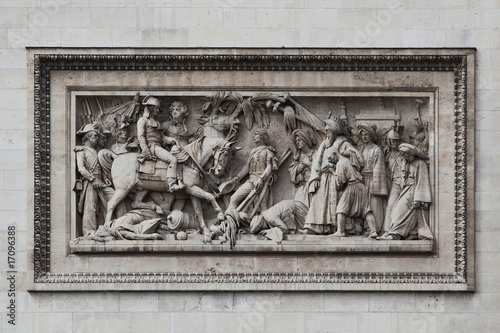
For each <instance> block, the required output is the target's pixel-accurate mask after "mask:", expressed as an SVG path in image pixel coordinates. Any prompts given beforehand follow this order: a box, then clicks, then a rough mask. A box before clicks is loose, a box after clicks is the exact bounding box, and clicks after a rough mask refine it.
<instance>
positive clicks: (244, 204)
mask: <svg viewBox="0 0 500 333" xmlns="http://www.w3.org/2000/svg"><path fill="white" fill-rule="evenodd" d="M253 142H254V144H255V146H256V147H255V148H253V149H252V151H251V152H250V157H249V159H248V163H247V164H245V166H244V167H243V168H242V169H241V171H240V172H239V173H238V175H237V176H236V177H235V178H234V179H233V182H234V183H236V182H239V181H240V180H241V179H243V178H244V177H246V176H247V175H248V180H247V181H246V182H245V183H243V185H241V186H240V187H239V188H238V189H237V190H236V192H235V193H234V194H233V195H231V199H230V202H229V206H228V209H236V210H237V211H239V212H243V211H245V210H246V209H248V207H249V206H250V204H251V203H252V202H253V203H254V205H255V210H256V211H258V210H259V208H260V211H264V210H266V209H267V208H269V206H270V205H271V204H272V195H271V192H270V191H271V189H270V186H271V182H272V180H273V173H274V171H276V170H277V168H278V166H277V158H276V151H275V149H274V148H273V147H271V146H269V135H268V134H267V131H266V130H256V131H255V132H254V134H253ZM259 206H260V207H259Z"/></svg>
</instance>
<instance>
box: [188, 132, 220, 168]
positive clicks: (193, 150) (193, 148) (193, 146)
mask: <svg viewBox="0 0 500 333" xmlns="http://www.w3.org/2000/svg"><path fill="white" fill-rule="evenodd" d="M204 141H212V142H214V141H215V144H214V147H215V146H217V145H219V146H221V147H222V146H223V145H224V144H225V143H226V142H227V140H225V139H221V138H208V137H205V136H202V137H201V138H199V139H196V140H195V141H193V142H191V143H190V144H188V145H186V146H184V147H183V150H185V151H186V152H187V153H188V154H189V155H190V156H192V157H193V158H195V159H196V161H197V162H200V161H201V159H202V157H203V156H202V154H203V149H202V147H203V142H204Z"/></svg>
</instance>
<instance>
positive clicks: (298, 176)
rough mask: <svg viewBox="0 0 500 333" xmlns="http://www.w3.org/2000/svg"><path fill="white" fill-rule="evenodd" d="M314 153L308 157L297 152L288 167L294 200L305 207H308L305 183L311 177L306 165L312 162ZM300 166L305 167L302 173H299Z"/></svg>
mask: <svg viewBox="0 0 500 333" xmlns="http://www.w3.org/2000/svg"><path fill="white" fill-rule="evenodd" d="M315 152H316V151H314V150H312V151H311V152H310V154H309V155H306V154H304V153H303V152H299V153H298V156H297V157H296V158H294V160H293V161H292V163H291V164H290V166H289V167H288V173H289V174H290V179H291V181H292V183H293V184H294V185H295V188H296V192H295V198H294V200H297V201H300V202H302V203H303V204H304V205H306V206H307V207H309V192H308V189H307V181H308V180H309V177H310V176H311V167H310V166H308V165H310V164H311V163H312V162H313V160H314V156H315ZM301 164H302V165H305V168H304V170H302V172H299V168H300V165H301Z"/></svg>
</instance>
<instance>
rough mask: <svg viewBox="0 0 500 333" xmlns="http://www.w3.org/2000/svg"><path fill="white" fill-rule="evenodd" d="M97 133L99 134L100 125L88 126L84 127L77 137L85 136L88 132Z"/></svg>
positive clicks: (77, 133)
mask: <svg viewBox="0 0 500 333" xmlns="http://www.w3.org/2000/svg"><path fill="white" fill-rule="evenodd" d="M91 131H96V132H97V133H99V124H86V125H83V126H82V127H81V128H80V129H79V130H78V131H77V132H76V135H80V136H84V135H85V134H87V133H88V132H91Z"/></svg>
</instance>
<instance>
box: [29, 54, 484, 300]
mask: <svg viewBox="0 0 500 333" xmlns="http://www.w3.org/2000/svg"><path fill="white" fill-rule="evenodd" d="M474 57H475V50H474V49H374V50H360V49H37V48H33V49H29V50H28V63H29V65H30V66H31V68H32V73H30V78H29V79H30V80H31V82H33V83H34V86H33V90H32V91H31V92H32V94H31V96H32V97H31V98H32V99H31V101H30V106H29V107H28V112H29V118H32V119H33V124H34V128H33V139H34V140H33V156H32V161H33V170H32V171H33V177H34V189H33V205H34V206H33V208H34V209H33V216H32V218H33V253H32V256H33V258H32V259H33V268H32V284H31V288H30V289H31V290H296V291H299V290H441V291H448V290H449V291H471V290H474V216H475V215H474V214H475V208H474V190H475V181H474V113H475V109H474V103H475V101H474V98H475V96H474V61H475V60H474ZM56 71H57V72H59V73H64V72H68V73H69V72H71V71H84V72H88V73H92V74H93V75H99V73H100V72H101V71H107V72H109V71H111V72H113V71H144V72H152V71H214V72H217V71H238V72H247V73H248V72H252V71H267V72H270V73H272V75H280V73H282V72H286V71H296V72H299V73H300V72H307V73H318V74H319V73H322V72H383V73H386V74H387V75H391V74H390V73H397V72H414V73H415V72H416V73H432V74H433V75H435V76H436V79H435V81H434V83H435V87H436V88H437V90H439V87H440V80H444V79H447V78H445V77H444V76H443V77H441V76H440V74H441V73H452V74H453V85H454V96H453V99H454V100H453V103H454V110H453V127H452V130H453V131H454V138H455V142H454V153H453V158H454V170H453V174H450V175H449V176H448V177H452V178H453V179H452V181H453V182H454V188H455V192H454V193H453V196H451V197H453V198H454V199H453V200H454V219H453V221H447V223H452V225H453V226H454V233H455V235H454V237H452V238H450V240H451V241H450V244H446V245H443V246H449V247H452V248H453V253H454V257H453V258H452V259H451V260H453V261H454V262H453V265H452V266H453V267H454V268H453V269H452V270H450V271H447V272H438V271H424V270H422V271H420V272H419V271H418V269H417V270H402V271H401V272H396V273H394V272H391V273H385V272H383V271H380V270H379V271H377V270H373V269H370V270H367V271H364V272H363V271H350V270H349V267H347V268H345V269H344V270H340V271H337V272H334V271H332V272H327V273H325V272H317V271H315V270H314V268H312V269H309V270H308V269H307V267H309V266H307V265H306V266H304V267H306V269H303V270H300V271H299V270H296V271H293V272H292V271H288V272H283V271H279V270H276V271H269V270H267V271H266V272H259V271H258V267H257V266H256V267H254V268H255V270H254V271H253V272H248V271H247V270H243V269H240V267H239V266H238V265H237V264H235V265H231V263H229V264H228V267H229V270H226V271H224V272H217V271H192V272H189V273H187V272H182V273H181V272H168V273H165V272H162V271H161V270H159V271H156V272H139V271H137V272H133V271H130V272H125V273H113V272H112V271H109V272H98V271H97V272H96V271H92V269H90V270H89V271H81V270H80V271H77V272H69V273H67V272H64V273H61V272H58V271H55V270H54V269H53V267H54V265H53V262H54V261H57V260H58V257H57V256H54V254H53V253H52V249H53V248H54V246H59V245H58V244H53V242H51V233H52V232H53V229H52V227H53V226H52V223H51V212H52V210H53V209H55V208H54V206H55V205H54V203H53V202H51V192H52V191H54V190H55V189H54V188H52V187H51V180H52V179H51V175H52V174H53V171H54V170H53V169H52V168H54V166H53V165H54V163H52V161H53V156H52V155H51V142H52V140H57V139H58V138H56V137H54V136H53V135H51V132H52V131H51V124H53V122H52V119H51V113H52V110H51V105H52V104H53V101H51V98H53V96H52V95H51V92H52V90H53V88H54V87H53V80H52V75H53V73H55V72H56ZM448 83H449V82H448ZM57 88H58V89H66V87H57ZM344 88H349V87H348V86H346V87H344ZM387 88H388V89H389V90H390V89H392V90H396V91H397V90H398V89H400V90H404V89H405V87H402V86H401V87H398V86H395V87H394V86H393V87H387ZM186 89H189V87H186ZM31 107H32V109H31ZM442 111H443V110H440V112H442ZM66 185H67V186H66V188H67V190H68V191H70V188H71V185H70V181H69V180H66ZM66 255H70V254H69V252H68V253H66ZM211 255H212V254H210V253H208V254H206V255H205V257H207V258H206V259H208V260H210V256H211ZM224 255H227V253H225V254H224ZM332 255H334V254H332ZM96 256H98V255H96ZM188 256H189V255H188ZM249 256H250V257H251V256H257V255H256V254H250V255H249V254H245V255H242V254H231V255H229V256H228V258H225V260H226V262H229V261H231V260H232V261H235V262H237V261H238V260H239V259H241V260H242V261H245V260H247V258H248V257H249ZM328 256H329V255H328V254H319V255H317V256H316V257H314V256H311V255H304V254H301V253H297V254H278V255H277V254H272V256H271V257H270V259H269V260H274V261H275V262H285V263H286V262H290V261H294V260H315V259H318V260H324V259H325V258H328ZM337 256H338V254H337ZM346 256H347V257H356V256H358V257H359V256H360V255H359V254H352V255H350V254H346ZM398 257H399V260H400V261H401V262H403V261H407V260H408V259H409V258H410V259H411V258H412V257H411V256H410V255H408V256H405V255H404V254H399V255H398ZM86 258H87V259H88V256H82V259H81V260H84V259H86ZM202 258H203V256H202ZM376 258H377V256H376V255H375V256H371V255H369V254H367V255H366V256H365V257H363V259H366V260H371V259H373V260H375V259H376ZM426 258H427V259H428V260H430V261H432V260H434V261H435V263H438V262H439V253H438V252H435V253H433V254H430V255H427V257H426ZM140 260H141V257H140V256H136V257H131V258H127V262H128V263H131V265H132V266H133V265H138V264H139V263H140ZM171 260H176V258H171ZM196 260H199V258H198V257H197V259H196ZM310 267H314V266H310Z"/></svg>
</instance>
